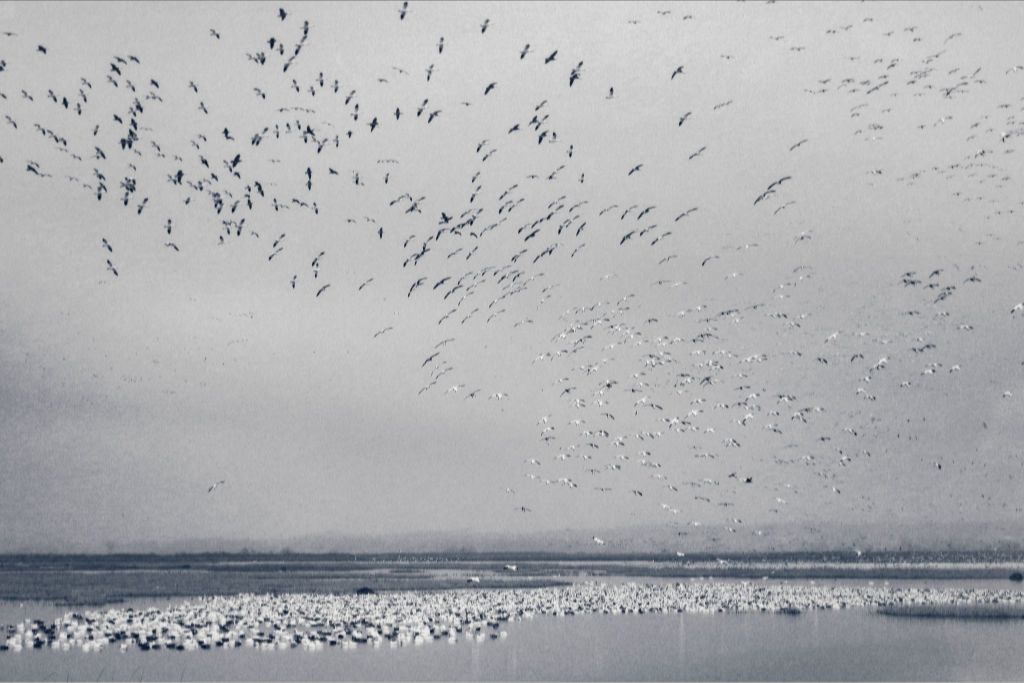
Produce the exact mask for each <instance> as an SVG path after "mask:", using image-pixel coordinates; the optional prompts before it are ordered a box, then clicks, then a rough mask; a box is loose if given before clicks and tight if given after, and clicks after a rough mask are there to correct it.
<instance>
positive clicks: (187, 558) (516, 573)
mask: <svg viewBox="0 0 1024 683" xmlns="http://www.w3.org/2000/svg"><path fill="white" fill-rule="evenodd" d="M850 555H852V554H845V555H839V554H824V555H817V556H814V555H809V554H787V555H776V556H765V555H723V556H709V555H694V556H692V557H690V556H683V557H679V556H676V557H665V556H657V557H652V556H635V555H633V556H621V557H612V558H609V557H594V556H578V555H577V556H568V555H563V556H557V555H554V554H551V553H544V554H535V555H526V554H517V555H495V554H486V555H483V554H480V555H475V554H465V553H463V554H454V553H452V554H417V555H283V554H279V555H244V554H203V555H7V556H0V600H13V601H25V600H40V601H51V602H58V603H62V604H68V605H97V604H106V603H112V602H120V601H123V600H128V599H133V598H168V597H192V596H201V595H211V596H212V595H236V594H238V593H294V592H319V593H331V594H346V593H354V592H355V591H357V590H358V589H360V588H362V589H368V590H371V591H373V592H386V591H436V590H450V589H458V588H467V587H472V588H503V589H510V588H541V587H557V586H565V585H567V584H570V583H575V582H579V581H581V580H587V579H597V580H602V579H605V578H608V577H628V578H631V579H648V580H650V579H657V580H672V579H688V578H718V579H737V580H740V579H775V580H857V581H871V580H878V581H884V580H922V581H928V580H953V581H955V580H965V581H966V580H985V581H1006V582H1007V585H1008V586H1013V585H1018V584H1013V583H1012V582H1011V581H1010V576H1011V574H1013V573H1014V572H1019V571H1021V568H1022V567H1024V558H1016V557H1013V556H1010V555H1003V556H998V555H995V554H991V553H990V554H978V555H976V556H973V557H972V556H969V555H967V554H960V555H958V556H955V557H953V556H950V555H948V554H946V555H932V556H924V555H922V554H920V553H915V554H913V555H909V554H908V555H902V556H901V555H898V554H886V555H882V554H871V555H869V554H863V555H861V556H859V557H858V556H856V555H853V556H852V557H851V556H850Z"/></svg>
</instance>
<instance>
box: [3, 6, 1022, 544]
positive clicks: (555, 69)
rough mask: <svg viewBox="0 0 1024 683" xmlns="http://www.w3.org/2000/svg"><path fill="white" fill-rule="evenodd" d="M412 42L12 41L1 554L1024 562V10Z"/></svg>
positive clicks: (192, 13)
mask: <svg viewBox="0 0 1024 683" xmlns="http://www.w3.org/2000/svg"><path fill="white" fill-rule="evenodd" d="M401 8H402V4H401V3H398V2H388V3H351V4H342V5H331V6H324V5H319V4H316V5H304V4H292V3H289V4H286V5H284V6H283V9H284V10H285V12H286V14H285V17H284V18H283V19H282V18H281V17H280V16H279V14H278V5H268V4H245V3H238V4H202V5H200V4H192V3H190V4H173V3H166V4H158V5H152V4H146V5H143V4H121V3H117V4H107V3H74V4H59V5H58V4H46V3H33V4H11V3H5V4H2V5H0V30H2V31H9V32H11V33H12V34H13V35H6V34H5V35H3V36H0V64H2V65H3V69H2V71H0V93H2V95H3V98H2V99H0V110H2V113H3V114H4V115H5V116H6V119H5V120H4V121H2V122H0V157H2V158H3V164H2V165H0V201H2V205H3V219H2V220H0V237H2V239H3V249H2V250H0V290H2V295H0V467H2V469H3V476H2V477H0V518H2V519H4V520H5V522H4V523H3V525H2V527H0V550H19V549H37V550H72V549H73V550H80V549H87V550H90V549H91V550H104V549H111V548H114V549H132V548H149V547H156V546H159V547H162V548H190V547H197V544H201V543H206V544H208V545H209V544H213V545H214V546H216V545H217V544H222V546H223V547H232V548H233V547H237V545H238V544H250V545H255V546H260V545H261V544H262V546H263V547H277V546H278V545H280V544H291V545H292V546H293V547H302V546H303V543H307V544H310V543H312V542H311V541H310V540H309V539H314V538H315V539H319V540H318V541H317V542H316V543H317V544H315V547H317V548H324V547H333V546H331V540H330V539H340V538H348V537H353V536H368V535H369V536H378V535H379V536H380V537H381V538H383V537H392V536H396V535H404V534H413V535H414V536H413V537H414V538H417V539H418V540H419V541H420V542H423V543H428V544H429V542H430V540H431V539H434V538H436V539H439V540H438V542H439V543H440V542H441V539H446V540H445V542H447V539H450V538H452V537H456V538H457V537H458V535H459V534H461V533H463V532H465V533H467V534H491V535H492V537H493V538H497V539H499V541H500V539H502V538H506V539H508V544H509V545H515V544H518V543H521V542H523V541H522V539H523V538H525V537H529V536H530V535H532V534H544V533H549V532H559V533H561V534H562V536H560V537H559V538H563V539H568V540H567V543H572V544H578V547H583V548H588V549H591V548H593V547H594V545H593V543H592V542H591V538H592V536H593V535H595V534H601V535H602V536H603V537H604V538H605V539H607V540H608V544H607V546H606V547H608V548H615V547H619V548H628V549H648V547H649V548H650V549H655V547H657V548H658V549H661V548H669V547H676V546H678V547H691V546H697V545H700V546H707V547H723V548H724V547H729V548H741V549H743V548H764V547H769V546H771V545H773V544H777V546H778V547H785V546H786V544H787V543H788V544H792V543H799V542H802V541H800V539H801V538H804V539H806V538H812V537H814V538H818V537H817V536H814V534H816V533H818V532H817V531H815V530H816V529H818V530H820V529H826V528H827V529H828V531H827V532H821V533H822V534H824V535H823V536H822V537H821V539H822V540H821V543H823V544H830V545H842V546H854V545H858V544H861V545H870V544H871V543H875V544H884V543H889V542H891V539H892V538H893V537H894V536H893V535H892V534H891V533H889V531H891V530H893V529H895V530H897V531H898V530H899V529H915V528H918V527H919V526H920V525H921V524H927V525H930V526H932V527H933V528H940V529H944V530H949V533H951V534H954V533H955V532H956V530H957V529H960V530H961V532H962V530H963V529H966V528H968V527H967V526H963V525H965V524H968V525H974V526H970V527H969V528H970V529H971V531H970V533H971V534H972V535H973V539H975V540H978V542H999V541H1000V540H1001V539H1002V534H1003V533H1004V532H1005V530H1006V529H1010V530H1018V531H1019V529H1020V527H1021V522H1022V512H1021V503H1020V502H1019V499H1020V490H1021V487H1020V484H1021V478H1022V477H1024V460H1022V452H1021V446H1020V443H1021V441H1022V437H1024V410H1022V405H1024V404H1022V400H1024V382H1022V378H1024V354H1022V352H1021V350H1020V349H1021V339H1024V311H1017V312H1011V311H1012V309H1013V308H1014V306H1015V305H1016V304H1018V303H1019V302H1021V300H1022V299H1024V272H1022V271H1024V246H1022V241H1021V239H1022V238H1021V235H1020V217H1021V211H1022V210H1024V203H1022V197H1021V194H1020V187H1021V185H1020V178H1021V171H1022V169H1021V168H1020V166H1021V160H1020V156H1019V151H1018V150H1019V149H1020V141H1021V139H1022V136H1024V121H1022V114H1021V112H1022V107H1024V67H1021V68H1018V69H1016V70H1014V67H1017V66H1018V65H1021V64H1024V54H1022V53H1021V50H1020V46H1019V37H1020V35H1021V34H1022V32H1024V5H1021V4H1010V3H1001V4H987V3H982V4H978V3H966V4H953V3H942V4H923V3H913V4H898V3H887V4H883V5H877V6H876V5H864V4H852V3H844V4H801V3H792V4H790V3H785V4H764V3H738V4H724V3H723V4H718V3H716V4H699V3H694V4H690V3H687V4H670V3H651V4H634V3H631V4H614V3H607V4H606V3H601V4H591V3H588V4H571V3H558V4H553V3H552V4H546V3H524V4H512V3H501V4H486V3H418V2H412V3H410V4H409V7H408V9H407V12H406V13H405V16H404V18H401V17H400V10H401ZM306 21H308V35H307V36H306V37H305V38H303V33H304V31H303V23H304V22H306ZM485 23H486V28H484V26H485ZM271 38H273V45H271V42H270V40H269V39H271ZM442 39H443V44H442ZM278 45H283V54H281V53H279V52H278V51H277V49H276V46H278ZM297 46H301V48H300V49H299V50H298V54H297V55H296V54H295V52H296V47H297ZM524 46H528V48H529V49H528V50H526V54H525V55H523V56H521V53H522V52H523V51H524V49H525V48H524ZM44 49H45V52H44ZM556 50H557V54H556ZM129 56H131V57H134V58H137V61H136V60H135V59H130V58H129ZM292 57H293V59H292V60H291V62H290V63H289V66H288V69H287V70H286V71H285V70H284V65H285V63H286V62H288V60H289V58H292ZM552 57H553V58H552ZM677 67H681V68H677ZM428 70H429V73H430V77H429V80H428V77H427V74H428ZM574 70H575V71H576V73H577V74H578V79H572V80H573V82H572V83H571V85H570V80H571V77H572V74H573V72H574ZM321 78H322V84H321ZM335 84H336V85H335ZM492 84H493V86H492ZM193 85H194V86H195V87H194V88H193V87H192V86H193ZM132 88H134V91H132ZM485 93H486V94H485ZM51 94H52V97H51ZM64 98H66V100H67V105H66V106H65V104H64ZM396 109H397V110H400V114H398V116H396ZM418 109H421V110H422V111H421V113H419V114H417V110H418ZM79 110H80V113H79ZM204 110H205V111H204ZM431 115H433V117H432V119H431ZM115 117H116V118H115ZM118 119H119V120H118ZM374 119H376V120H377V124H376V125H375V126H373V127H372V130H371V122H372V121H373V120H374ZM428 119H429V123H428ZM133 120H134V121H135V128H134V131H135V135H136V136H137V140H135V141H133V143H132V147H131V148H130V149H127V148H123V147H122V145H121V144H120V142H119V141H120V140H121V139H122V138H124V137H125V135H126V134H127V131H129V130H131V126H132V121H133ZM531 121H532V122H533V123H531ZM229 138H230V139H229ZM257 138H258V139H257ZM318 147H319V151H318ZM236 155H239V156H238V157H236ZM235 159H237V161H234V160H235ZM204 162H205V165H204ZM638 166H639V168H637V167H638ZM29 169H35V171H32V170H29ZM307 169H308V170H309V175H307ZM634 169H636V170H634ZM179 170H180V171H182V178H183V182H182V183H180V184H179V183H175V182H174V181H173V178H174V176H175V174H176V173H177V172H178V171H179ZM98 174H101V175H98ZM126 178H128V179H131V181H132V183H134V187H135V189H134V191H133V192H131V193H130V196H128V197H125V194H126V192H125V189H124V185H123V182H122V181H124V180H125V179H126ZM780 179H785V180H782V182H781V183H778V184H776V185H774V186H772V183H773V182H776V181H780ZM357 180H358V182H357ZM307 181H309V182H310V186H307ZM101 183H102V185H103V188H102V189H101V187H100V185H101ZM129 184H131V183H129ZM257 184H258V187H257ZM769 190H770V191H769ZM98 193H99V195H100V199H97V194H98ZM763 193H765V194H764V197H763V199H762V200H761V201H758V202H757V203H756V204H755V200H756V199H758V197H759V196H761V195H762V194H763ZM144 199H145V203H144V204H143V200H144ZM218 199H219V200H222V201H223V206H221V207H220V212H219V213H218V205H217V204H215V201H216V200H218ZM417 200H418V201H417ZM249 201H251V203H252V206H251V207H250V206H249ZM186 202H187V203H186ZM314 203H315V209H314ZM140 205H142V206H141V210H140ZM634 205H636V206H635V208H631V207H633V206H634ZM275 206H276V207H277V208H275ZM612 207H614V208H612ZM648 207H652V208H650V210H649V211H647V212H646V213H644V215H643V216H642V217H640V214H641V213H642V212H643V211H644V210H645V209H647V208H648ZM693 208H696V211H692V212H690V213H689V214H687V215H685V216H683V217H680V215H681V214H684V213H685V212H687V211H688V210H690V209H693ZM627 209H629V211H628V212H627ZM624 214H625V215H624ZM243 219H244V222H243ZM168 226H170V232H168ZM531 233H536V234H534V235H533V236H532V237H531ZM282 235H283V236H284V237H283V239H281V236H282ZM104 241H105V242H104ZM275 241H276V242H277V245H276V246H275V245H274V243H275ZM105 245H109V246H110V249H108V248H107V247H106V246H105ZM168 245H173V246H168ZM424 247H425V249H424ZM522 250H525V251H522ZM521 251H522V253H520V252H521ZM321 252H324V254H323V256H321V257H320V258H319V260H317V256H318V254H320V253H321ZM417 254H420V255H419V256H417ZM271 257H272V258H271ZM108 260H109V262H110V266H109V267H108ZM314 262H315V264H316V265H314ZM114 270H116V271H117V273H116V275H115V274H114ZM935 271H938V272H935ZM446 277H449V278H450V279H449V280H444V278H446ZM293 278H294V283H293ZM370 278H372V281H369V280H370ZM420 278H423V282H422V284H421V285H420V286H418V287H416V288H415V289H413V290H412V291H411V292H410V288H412V287H413V285H414V284H415V283H417V282H418V281H419V280H420ZM367 281H369V282H368V283H367ZM328 284H329V285H330V287H328V288H327V289H324V290H322V288H323V287H324V286H325V285H328ZM457 284H462V285H463V286H462V287H461V288H458V289H456V290H455V291H452V292H451V294H448V293H449V291H450V290H452V288H454V287H455V286H456V285H457ZM360 285H363V287H362V289H360ZM318 292H320V294H319V295H317V293H318ZM446 295H448V296H447V298H445V296H446ZM446 316H447V317H446ZM389 328H390V329H389ZM446 339H451V341H449V342H447V343H443V344H441V343H442V342H443V341H444V340H446ZM439 344H441V345H440V346H438V345H439ZM435 347H436V348H435ZM435 351H439V352H440V353H439V354H438V355H437V356H435V357H432V356H433V354H434V353H435ZM705 380H706V381H705ZM474 391H475V392H477V393H473V392H474ZM531 460H536V462H537V463H539V464H536V463H533V462H530V461H531ZM730 475H735V476H730ZM747 478H750V480H751V481H750V483H745V482H746V479H747ZM222 480H223V481H224V482H225V483H224V485H222V486H220V487H218V488H216V489H215V490H214V491H213V492H209V488H210V487H211V486H212V485H213V484H214V483H215V482H219V481H222ZM641 494H642V495H641ZM979 525H980V526H979ZM637 528H642V529H645V530H649V532H650V538H652V539H656V540H652V541H651V542H650V543H651V545H650V546H645V545H644V543H640V542H637V540H636V538H635V536H634V535H633V534H634V533H635V531H629V532H627V531H626V530H627V529H632V530H635V529H637ZM782 528H786V529H789V530H790V531H789V533H790V536H785V537H783V536H781V535H780V534H782V532H781V531H779V530H780V529H782ZM979 528H980V529H982V531H981V532H980V535H979V532H978V531H977V529H979ZM879 529H889V531H884V532H883V531H879ZM985 529H989V530H990V532H988V536H986V532H985ZM793 530H795V531H793ZM407 538H408V537H407ZM538 538H539V536H538ZM645 538H646V536H645ZM794 539H796V540H794ZM645 542H646V541H645ZM538 543H539V542H538ZM341 545H343V544H341ZM310 547H313V546H312V545H311V546H310ZM556 547H559V546H556ZM565 547H568V545H566V546H565ZM339 549H344V548H342V547H339Z"/></svg>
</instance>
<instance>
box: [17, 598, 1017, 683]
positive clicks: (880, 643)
mask: <svg viewBox="0 0 1024 683" xmlns="http://www.w3.org/2000/svg"><path fill="white" fill-rule="evenodd" d="M167 602H168V601H166V600H161V601H152V603H151V604H157V605H161V604H166V603H167ZM140 604H141V603H140ZM39 607H40V606H39V605H26V606H25V607H24V608H21V607H19V605H18V604H14V603H2V604H0V616H2V617H3V619H2V620H4V621H7V622H8V623H9V622H10V621H11V618H12V617H13V618H15V619H16V618H20V615H21V613H22V612H23V611H24V612H27V613H28V614H29V616H30V617H31V616H39V617H43V616H49V617H52V616H56V615H58V614H61V613H63V611H64V610H65V608H54V607H53V606H50V607H49V608H48V611H45V612H44V611H41V610H40V609H39ZM503 628H505V629H506V630H507V631H508V633H509V635H508V638H507V639H502V640H486V641H484V642H470V641H465V640H460V641H459V642H457V643H455V644H449V643H448V642H447V641H437V642H431V643H426V644H424V645H421V646H412V645H410V646H405V647H399V648H395V649H391V648H389V647H387V646H386V645H385V646H383V647H381V648H372V647H367V646H360V647H359V648H357V649H354V650H341V649H338V648H328V649H326V650H324V651H321V652H313V653H310V652H304V651H302V650H299V649H296V650H284V651H272V652H261V651H256V650H249V649H244V648H243V649H236V650H212V651H195V652H168V651H158V652H142V651H138V650H129V651H128V652H124V653H122V652H120V651H119V650H118V649H117V648H110V649H107V650H104V651H103V652H100V653H83V652H80V651H75V650H72V651H68V652H61V651H53V650H28V651H24V652H21V653H12V652H4V653H0V680H66V679H68V678H70V679H72V680H100V681H102V680H119V681H127V680H131V681H139V680H171V681H176V680H185V681H192V680H243V679H244V680H1019V679H1020V675H1021V673H1020V672H1021V671H1024V648H1021V647H1020V645H1021V643H1022V642H1024V620H1013V621H974V620H952V619H948V620H947V619H907V618H895V617H885V616H881V615H877V614H874V613H872V612H870V611H868V610H845V611H826V610H820V611H813V612H807V613H804V614H801V615H799V616H785V615H778V614H762V613H726V614H711V615H703V614H682V615H582V616H573V617H563V618H556V617H538V618H535V619H532V620H524V621H519V622H514V623H509V624H506V625H503Z"/></svg>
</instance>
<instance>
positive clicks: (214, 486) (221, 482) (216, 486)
mask: <svg viewBox="0 0 1024 683" xmlns="http://www.w3.org/2000/svg"><path fill="white" fill-rule="evenodd" d="M223 485H224V480H223V479H221V480H220V481H218V482H214V484H213V485H212V486H211V487H210V488H208V489H207V490H206V492H207V493H213V492H214V491H216V490H217V489H218V488H219V487H221V486H223Z"/></svg>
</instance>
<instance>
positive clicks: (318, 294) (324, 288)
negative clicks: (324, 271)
mask: <svg viewBox="0 0 1024 683" xmlns="http://www.w3.org/2000/svg"><path fill="white" fill-rule="evenodd" d="M330 286H331V285H330V283H328V284H326V285H324V286H323V287H321V288H320V289H318V290H316V297H317V298H319V297H320V295H321V294H323V293H324V292H325V291H327V288H328V287H330Z"/></svg>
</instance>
